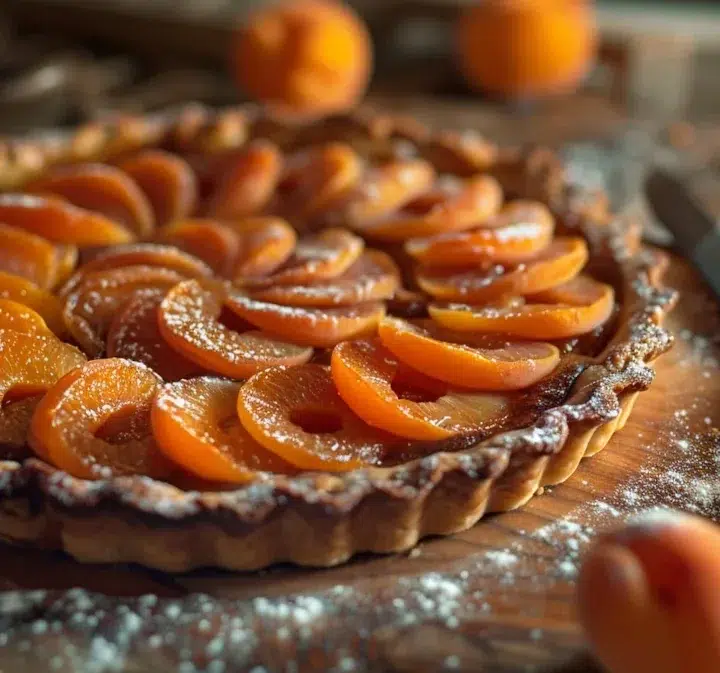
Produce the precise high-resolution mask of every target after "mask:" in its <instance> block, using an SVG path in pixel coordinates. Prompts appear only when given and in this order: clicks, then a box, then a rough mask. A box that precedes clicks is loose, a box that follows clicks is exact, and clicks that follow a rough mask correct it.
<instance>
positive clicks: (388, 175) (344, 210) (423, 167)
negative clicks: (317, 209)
mask: <svg viewBox="0 0 720 673" xmlns="http://www.w3.org/2000/svg"><path fill="white" fill-rule="evenodd" d="M434 180H435V170H434V169H433V167H432V165H431V164H430V163H428V162H427V161H425V160H423V159H408V160H407V161H394V162H391V163H388V164H385V165H384V166H379V167H377V168H374V169H372V170H370V171H368V172H367V173H366V175H365V176H363V179H362V180H361V181H360V183H359V184H358V186H357V187H356V188H354V189H351V190H350V191H349V192H348V194H346V195H345V196H343V197H342V198H341V199H340V202H339V206H340V209H339V210H336V211H335V212H332V211H331V215H332V217H333V218H337V219H339V220H340V222H342V224H345V225H347V226H349V227H351V228H357V229H358V230H360V231H364V230H365V228H367V227H368V226H370V225H369V223H372V222H375V221H376V220H379V219H380V218H383V217H387V216H388V215H391V214H392V213H394V212H395V211H397V210H399V209H400V208H402V207H403V206H405V205H406V204H408V203H410V202H411V201H412V200H413V199H415V198H417V197H419V196H420V195H421V194H424V193H425V192H427V191H428V190H429V189H430V188H431V187H432V184H433V181H434Z"/></svg>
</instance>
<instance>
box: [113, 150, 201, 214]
mask: <svg viewBox="0 0 720 673" xmlns="http://www.w3.org/2000/svg"><path fill="white" fill-rule="evenodd" d="M120 169H121V170H123V171H124V172H125V173H127V175H129V176H130V177H131V178H132V179H133V180H134V181H135V184H137V185H138V187H140V189H141V190H142V191H143V193H144V194H145V196H146V198H147V200H148V201H149V202H150V205H151V206H152V209H153V212H154V214H155V222H156V223H157V225H158V226H162V225H165V224H168V223H169V222H175V221H176V220H184V219H185V218H187V217H190V215H192V213H193V212H194V211H195V208H196V206H197V201H198V185H197V178H196V177H195V172H194V171H193V169H192V168H191V167H190V164H188V162H187V161H185V159H183V158H181V157H178V156H176V155H175V154H171V153H170V152H165V151H163V150H157V149H151V150H144V151H142V152H138V153H137V154H134V155H132V156H131V157H128V158H127V159H125V160H124V161H122V162H121V163H120Z"/></svg>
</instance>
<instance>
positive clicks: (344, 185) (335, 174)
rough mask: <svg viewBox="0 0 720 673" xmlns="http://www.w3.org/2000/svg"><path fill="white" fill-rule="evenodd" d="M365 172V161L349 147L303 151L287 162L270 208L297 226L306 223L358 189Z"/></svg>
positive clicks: (328, 145) (329, 147) (325, 146)
mask: <svg viewBox="0 0 720 673" xmlns="http://www.w3.org/2000/svg"><path fill="white" fill-rule="evenodd" d="M362 172H363V162H362V160H361V159H360V157H359V156H358V154H357V153H356V152H355V150H353V149H352V147H350V146H349V145H345V144H343V143H329V144H327V145H324V146H320V147H311V148H309V149H306V150H302V151H300V152H298V153H297V154H295V155H294V156H291V157H290V158H289V159H288V160H287V162H286V164H285V167H284V169H283V172H282V176H281V178H280V182H279V183H278V186H277V190H276V194H275V199H274V201H273V203H271V205H270V206H269V209H270V210H271V211H272V212H275V213H279V214H281V215H283V216H284V217H287V218H288V219H291V220H292V221H293V223H295V225H296V226H297V225H298V224H301V223H305V222H306V221H307V220H308V219H310V218H312V217H313V216H314V215H317V214H318V213H320V212H321V211H322V210H323V209H325V208H326V207H327V206H328V205H329V204H331V203H332V202H333V201H334V200H335V199H336V198H337V197H338V196H339V195H340V194H343V193H344V192H346V191H347V190H349V189H350V188H351V187H353V186H355V185H356V184H357V182H358V181H359V180H360V177H361V175H362Z"/></svg>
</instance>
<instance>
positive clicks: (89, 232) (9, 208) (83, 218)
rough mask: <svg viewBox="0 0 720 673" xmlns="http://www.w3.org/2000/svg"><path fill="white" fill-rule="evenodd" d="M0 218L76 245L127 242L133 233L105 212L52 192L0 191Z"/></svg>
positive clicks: (4, 221)
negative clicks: (18, 192)
mask: <svg viewBox="0 0 720 673" xmlns="http://www.w3.org/2000/svg"><path fill="white" fill-rule="evenodd" d="M0 222H3V223H5V224H7V225H10V226H11V227H18V228H20V229H24V230H25V231H29V232H30V233H32V234H36V235H37V236H42V237H43V238H45V239H47V240H48V241H52V242H53V243H69V244H72V245H77V246H78V247H81V248H82V247H89V246H100V245H114V244H117V243H128V242H130V241H131V240H133V238H134V237H133V235H132V233H131V232H130V231H128V230H127V229H126V228H125V227H123V226H122V225H121V224H119V223H117V222H114V221H113V220H110V219H108V218H107V217H105V216H104V215H100V214H98V213H93V212H90V211H89V210H84V209H83V208H78V207H77V206H74V205H72V204H71V203H68V202H66V201H63V200H61V199H59V198H55V197H51V196H34V195H32V194H0Z"/></svg>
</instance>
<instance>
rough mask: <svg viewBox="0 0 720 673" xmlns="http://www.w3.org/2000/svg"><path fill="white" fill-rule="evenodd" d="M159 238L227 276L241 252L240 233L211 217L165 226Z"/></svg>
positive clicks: (221, 274)
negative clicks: (238, 234)
mask: <svg viewBox="0 0 720 673" xmlns="http://www.w3.org/2000/svg"><path fill="white" fill-rule="evenodd" d="M158 240H160V241H161V242H163V243H167V244H169V245H174V246H175V247H176V248H180V250H184V251H185V252H187V253H189V254H190V255H193V256H194V257H197V258H198V259H201V260H202V261H203V262H205V264H207V265H208V266H209V267H210V268H211V269H212V270H213V271H214V272H215V273H216V274H218V275H219V276H223V277H228V276H230V275H231V274H232V270H233V265H234V264H235V260H236V259H237V256H238V253H239V251H240V241H239V239H238V236H237V234H236V233H235V232H234V231H233V230H232V229H230V228H229V227H226V226H224V225H222V224H220V223H218V222H214V221H212V220H186V221H185V222H178V223H177V224H173V225H171V226H169V227H165V229H163V231H162V233H161V234H160V235H159V237H158Z"/></svg>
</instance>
